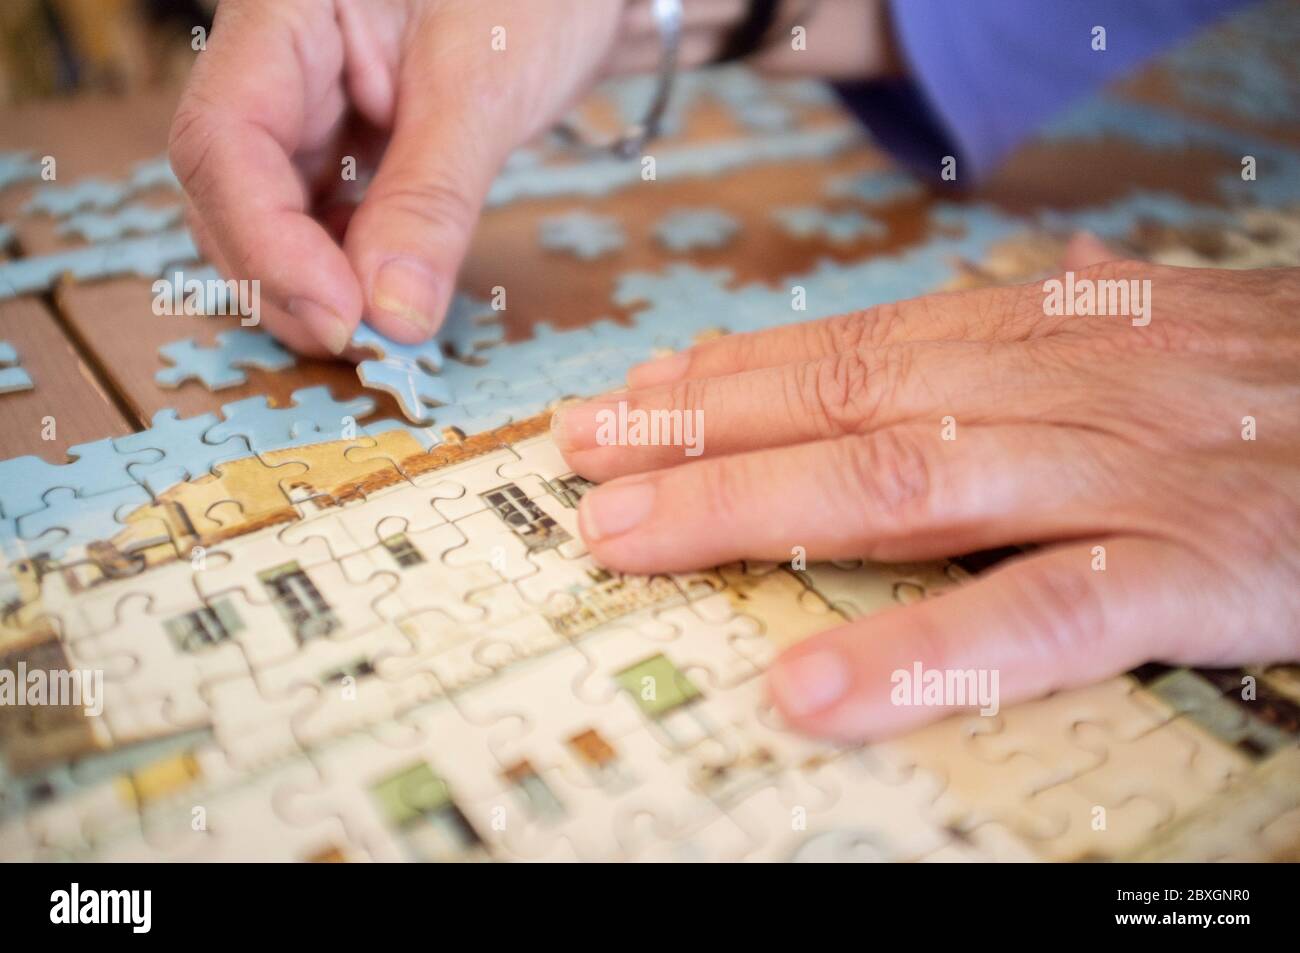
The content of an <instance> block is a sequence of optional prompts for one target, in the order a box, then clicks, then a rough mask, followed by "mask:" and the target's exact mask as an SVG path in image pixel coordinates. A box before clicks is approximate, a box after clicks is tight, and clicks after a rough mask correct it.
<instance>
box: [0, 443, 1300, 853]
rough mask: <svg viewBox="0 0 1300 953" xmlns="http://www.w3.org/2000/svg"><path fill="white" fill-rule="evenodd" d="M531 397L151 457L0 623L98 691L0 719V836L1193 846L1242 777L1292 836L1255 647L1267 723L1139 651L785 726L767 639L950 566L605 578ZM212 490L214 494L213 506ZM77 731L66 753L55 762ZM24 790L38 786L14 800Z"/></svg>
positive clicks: (1261, 813)
mask: <svg viewBox="0 0 1300 953" xmlns="http://www.w3.org/2000/svg"><path fill="white" fill-rule="evenodd" d="M545 423H546V421H545V418H535V419H533V420H532V421H528V422H523V423H521V424H517V425H513V426H512V427H510V428H507V429H505V430H503V431H500V432H498V434H496V435H495V436H493V435H480V436H478V437H471V438H468V439H467V440H465V441H464V442H461V443H458V444H440V445H437V446H434V447H431V448H425V447H422V446H421V445H420V444H419V443H418V441H416V440H415V439H414V438H413V437H412V436H411V435H409V434H403V433H399V432H394V436H397V437H400V438H401V440H400V441H399V442H398V443H393V444H390V445H388V446H387V448H386V454H387V456H386V457H385V458H384V459H386V460H387V459H393V458H397V459H399V460H400V472H388V471H381V472H378V473H376V472H375V471H374V470H372V466H373V460H371V459H369V457H368V452H367V451H365V448H364V447H363V448H361V449H362V451H363V452H361V453H359V454H355V456H357V457H358V458H359V459H357V460H355V461H354V460H352V459H350V456H351V455H352V454H350V451H348V450H346V449H345V450H344V451H343V452H339V451H338V450H335V451H332V452H331V455H330V456H328V457H323V458H321V461H322V462H321V463H320V464H319V465H318V468H319V469H320V472H318V473H315V474H314V476H313V477H312V478H311V479H312V487H313V492H311V493H310V494H308V495H305V496H300V497H297V498H296V499H297V502H294V499H295V498H294V496H293V494H291V493H290V492H289V491H288V490H289V488H288V486H287V485H286V481H285V480H284V479H283V478H282V477H281V476H280V475H279V474H277V473H276V467H274V466H267V465H266V464H268V463H269V464H274V463H276V462H277V459H276V457H275V455H274V453H272V454H268V459H266V460H263V459H261V458H257V457H253V458H249V459H246V460H244V461H234V462H233V463H231V464H228V465H225V466H223V467H220V468H219V475H217V476H212V475H209V476H206V477H202V478H199V479H198V480H193V481H186V482H184V483H180V484H177V485H175V486H173V487H172V488H171V489H169V490H168V491H166V492H165V493H163V494H162V495H161V496H160V498H159V499H158V501H157V502H156V503H153V504H150V505H149V506H148V507H145V508H143V509H141V510H139V511H137V512H135V513H133V514H131V517H132V518H131V520H130V523H129V526H128V528H127V529H126V530H124V531H122V532H121V533H119V534H118V536H117V537H116V538H115V539H114V540H111V541H108V542H109V543H111V547H110V548H109V549H105V548H103V547H99V548H97V549H92V550H88V551H91V552H99V553H101V554H102V553H104V552H109V551H118V552H132V553H134V554H135V557H136V559H137V562H136V564H135V568H134V569H130V570H128V571H126V572H123V571H122V569H121V566H120V564H119V563H115V562H109V563H104V562H100V561H96V560H95V559H90V560H86V559H78V558H72V559H69V560H66V561H59V560H55V559H45V560H41V561H34V562H32V563H31V564H30V570H29V572H28V573H27V574H26V576H25V579H26V583H25V589H24V595H23V599H22V602H21V610H20V611H18V612H16V613H15V614H12V615H11V616H10V617H9V620H10V621H9V625H10V626H11V628H10V629H7V630H6V632H5V636H6V641H5V644H6V645H8V646H10V647H11V648H10V650H9V651H10V656H9V658H10V660H11V661H10V664H15V663H16V662H17V661H23V662H25V663H26V664H29V665H39V664H46V665H49V664H52V660H57V661H58V663H59V664H61V665H65V666H67V667H69V668H70V669H74V670H82V669H93V668H98V669H99V670H101V671H102V672H103V677H104V692H103V696H102V701H103V706H104V707H103V713H102V715H101V716H99V717H94V718H91V717H86V716H85V715H84V714H83V713H82V712H80V711H79V710H76V709H70V710H66V711H64V712H63V713H62V715H61V716H60V719H59V720H58V721H57V722H56V723H54V724H46V725H42V726H36V728H35V730H33V729H32V728H31V727H30V726H24V727H22V728H21V729H19V730H17V731H15V729H14V728H13V727H12V726H10V727H9V728H8V729H7V731H6V733H5V735H4V737H5V739H6V741H5V744H6V749H5V750H6V759H7V762H8V764H9V770H10V771H14V770H17V771H19V772H20V773H21V776H20V778H18V779H16V780H17V781H18V782H19V783H17V785H16V787H15V794H14V795H13V797H14V798H15V800H14V802H13V805H12V806H8V807H7V809H6V811H5V812H4V814H3V819H2V820H0V851H2V852H3V854H4V856H5V857H6V858H18V857H41V858H54V857H94V858H104V859H133V860H137V859H157V858H170V859H192V860H199V859H205V860H219V859H235V858H250V857H252V858H261V859H280V860H290V859H323V858H327V857H333V858H342V859H388V860H399V859H415V860H452V859H460V860H464V859H475V858H483V859H486V858H498V859H531V858H551V859H574V858H582V859H669V858H673V859H740V858H767V859H895V860H900V859H906V860H921V859H974V858H984V859H990V858H1001V859H1031V858H1057V859H1078V858H1082V857H1093V858H1115V857H1123V856H1127V855H1129V854H1130V853H1133V852H1138V851H1143V850H1152V851H1155V850H1159V851H1163V852H1168V853H1182V854H1190V855H1193V856H1210V855H1215V856H1217V854H1214V852H1215V851H1219V850H1222V849H1223V848H1222V845H1223V844H1224V843H1225V838H1226V837H1227V835H1226V834H1224V831H1225V830H1228V829H1229V826H1228V825H1236V826H1233V827H1231V829H1232V830H1239V828H1240V821H1241V816H1242V813H1241V811H1240V810H1229V807H1230V806H1231V805H1235V804H1239V803H1242V802H1244V803H1248V804H1249V805H1250V815H1249V816H1250V817H1251V818H1252V819H1253V820H1252V822H1251V823H1253V824H1258V825H1259V826H1260V829H1261V830H1262V831H1264V832H1265V833H1264V834H1261V835H1260V837H1259V838H1257V839H1256V840H1253V841H1250V843H1249V849H1250V850H1253V851H1256V852H1262V853H1263V854H1265V855H1269V856H1273V855H1274V854H1276V853H1277V852H1279V851H1284V850H1286V849H1288V843H1287V842H1286V840H1285V837H1284V834H1285V832H1286V831H1287V830H1289V829H1290V828H1289V827H1288V826H1287V825H1288V824H1289V823H1290V821H1288V820H1287V818H1288V816H1289V814H1290V813H1292V812H1294V811H1295V810H1297V809H1298V808H1300V802H1298V801H1297V799H1298V798H1300V785H1298V784H1295V783H1294V782H1295V781H1296V780H1300V775H1297V773H1296V771H1297V764H1296V754H1297V749H1296V745H1295V740H1296V732H1297V730H1298V729H1300V719H1297V718H1296V716H1295V713H1296V712H1297V711H1300V709H1298V708H1297V707H1296V701H1297V698H1300V693H1297V685H1298V684H1300V679H1297V678H1296V677H1295V676H1294V675H1287V673H1286V672H1285V671H1281V670H1280V671H1278V672H1270V673H1259V678H1260V679H1261V680H1262V681H1264V683H1265V685H1266V689H1265V691H1266V693H1267V697H1268V698H1269V700H1270V701H1269V705H1270V707H1269V708H1268V709H1267V711H1269V712H1271V713H1272V714H1271V715H1267V716H1265V715H1263V714H1262V713H1263V712H1265V711H1266V709H1254V708H1252V707H1251V706H1249V705H1236V706H1235V707H1234V706H1233V705H1232V703H1231V702H1230V700H1226V699H1228V689H1230V688H1231V683H1230V679H1231V678H1233V677H1234V676H1222V677H1220V680H1219V682H1217V683H1215V684H1216V685H1217V688H1216V689H1215V690H1212V691H1210V692H1209V693H1208V694H1207V693H1206V692H1205V691H1203V690H1201V689H1199V688H1197V687H1196V686H1197V685H1200V684H1203V683H1205V677H1204V676H1200V675H1197V674H1195V673H1186V672H1181V670H1168V671H1166V672H1164V673H1160V672H1152V673H1149V674H1147V673H1144V674H1143V675H1142V676H1141V678H1140V681H1141V682H1143V683H1145V684H1146V685H1147V686H1148V687H1146V688H1144V687H1142V686H1141V685H1140V684H1139V681H1138V680H1133V679H1129V678H1122V679H1115V680H1112V681H1111V682H1107V683H1104V684H1103V685H1100V686H1096V687H1094V688H1091V689H1085V690H1082V691H1078V692H1070V693H1064V694H1061V695H1058V696H1053V697H1051V698H1049V699H1045V700H1043V701H1041V702H1036V703H1032V704H1030V705H1027V706H1019V707H1017V708H1015V709H1012V710H1010V711H1006V712H1002V713H1000V714H999V715H998V716H997V717H996V718H992V719H987V718H978V717H976V718H970V719H962V718H953V719H949V720H947V721H945V722H942V723H940V724H938V725H934V726H931V727H930V728H927V729H923V730H921V731H919V732H914V733H913V734H911V735H908V736H905V737H904V738H901V739H898V740H897V741H893V742H890V743H888V744H883V745H876V746H873V747H869V748H860V749H848V750H845V749H838V748H835V747H834V746H830V745H827V744H826V743H824V742H819V741H816V740H813V739H808V738H803V737H800V736H798V735H794V734H791V733H790V732H788V731H786V730H784V729H783V728H782V727H781V725H780V723H779V719H778V718H777V717H776V715H775V713H774V712H773V711H772V710H771V708H770V706H769V705H768V703H767V702H766V700H765V697H764V691H763V683H762V673H763V670H764V669H765V667H766V666H767V665H768V664H769V662H770V661H771V659H772V657H773V656H774V654H775V652H776V651H778V650H779V649H780V648H781V647H783V646H785V645H789V644H792V643H793V642H795V641H797V640H798V639H800V638H803V637H807V636H808V635H812V634H815V633H816V632H818V631H821V630H823V629H825V628H828V627H830V626H834V625H838V624H842V623H844V622H846V621H848V620H849V619H852V618H855V617H857V616H859V615H862V614H868V613H871V612H876V611H888V609H889V607H891V606H894V605H898V604H900V603H903V602H907V601H911V600H914V599H918V598H933V597H940V598H941V597H942V595H941V593H942V592H943V591H944V589H946V588H948V587H951V586H952V585H955V584H960V583H961V582H962V581H963V579H964V574H963V573H961V572H960V571H959V570H957V569H956V568H955V567H953V566H945V565H943V564H917V565H908V566H873V565H865V564H847V563H846V564H838V565H827V566H813V567H810V568H809V569H808V570H807V571H802V572H799V571H794V570H792V569H791V568H790V567H788V566H779V565H774V564H761V565H760V564H752V565H734V566H729V567H722V568H719V569H717V570H713V571H709V572H700V573H686V574H672V575H666V576H656V577H637V576H624V575H620V574H617V573H611V572H608V571H606V570H603V569H601V568H600V567H598V566H597V565H596V564H595V563H594V562H593V561H592V560H591V558H590V557H589V556H588V555H587V554H586V552H585V549H584V548H583V547H582V545H581V542H580V538H579V536H578V534H577V526H576V505H577V503H578V501H579V500H580V499H581V496H582V494H583V493H584V492H585V491H586V489H587V488H588V486H589V484H587V483H586V481H584V480H582V479H581V478H579V477H577V476H575V475H574V474H572V473H570V472H569V471H568V470H567V467H566V466H565V465H564V462H563V459H562V457H561V456H560V454H559V453H558V451H557V449H556V448H555V446H554V444H553V443H552V442H551V441H550V439H549V436H547V435H545V432H544V431H545ZM241 429H242V428H241ZM243 436H244V437H245V439H247V437H248V434H247V433H245V434H244V435H243ZM340 443H341V444H343V445H344V446H345V447H346V445H347V442H346V441H339V442H336V443H334V444H324V445H315V446H313V445H308V446H307V447H305V448H302V450H303V453H304V454H305V455H309V454H311V453H315V452H317V451H318V448H319V449H320V450H324V449H326V448H328V447H331V446H335V447H337V446H338V445H339V444H340ZM325 461H328V462H325ZM298 479H299V476H295V478H294V479H293V480H291V481H288V482H291V483H292V482H297V481H298ZM359 488H363V489H362V490H361V492H358V489H359ZM276 500H278V501H279V502H276ZM213 501H216V502H215V503H214V502H213ZM223 501H225V502H228V503H229V504H230V506H231V507H232V509H231V511H230V512H229V513H228V514H227V515H226V517H225V518H223V519H222V520H220V521H218V520H215V519H213V518H212V511H213V508H214V506H217V505H219V504H223ZM205 514H207V515H205ZM152 521H158V522H160V523H166V524H168V525H170V526H172V527H173V533H172V535H174V536H176V535H179V534H178V533H177V532H176V529H177V528H181V527H184V528H189V531H190V532H192V533H193V532H194V531H195V530H197V533H196V534H195V535H193V536H192V538H190V539H189V540H188V544H189V545H186V546H184V547H180V548H178V547H176V546H175V545H174V544H163V543H162V542H161V541H158V542H157V543H156V544H155V545H153V546H145V547H143V548H141V547H140V546H132V544H131V543H132V540H133V539H134V542H136V543H139V542H140V539H139V537H133V531H132V529H131V527H135V526H139V525H141V524H143V523H149V522H152ZM115 566H116V567H117V568H114V567H115ZM1189 680H1190V681H1189ZM1179 686H1181V687H1179ZM1224 705H1228V706H1229V709H1231V712H1233V713H1235V717H1228V709H1223V706H1224ZM1215 712H1217V714H1215ZM1261 717H1264V718H1265V720H1267V719H1268V718H1272V719H1273V720H1274V721H1275V722H1276V724H1274V725H1273V726H1272V727H1269V726H1268V724H1266V723H1265V722H1264V721H1261ZM1283 726H1285V727H1283ZM1228 729H1230V731H1229V730H1228ZM72 755H78V756H79V757H80V761H79V762H78V763H79V764H81V765H83V766H82V767H80V768H78V771H79V772H81V776H82V777H83V778H84V780H82V781H76V782H74V781H72V780H69V779H66V778H65V776H64V775H62V774H60V772H62V771H64V770H65V769H64V768H63V767H61V765H63V764H66V763H67V761H66V759H68V758H69V757H70V756H72ZM1153 764H1159V765H1161V768H1160V770H1159V771H1154V772H1153V771H1149V770H1143V769H1142V765H1147V766H1150V765H1153ZM96 766H101V767H96ZM61 778H64V780H60V779H61ZM29 785H37V786H39V785H46V786H53V787H54V788H55V789H57V790H59V791H60V792H61V793H60V795H59V796H58V797H55V798H53V799H46V800H44V801H42V802H40V803H35V802H31V803H29V802H27V801H25V800H24V798H25V797H26V796H27V795H26V794H24V793H23V792H27V791H30V790H33V788H32V787H30V786H29ZM254 792H255V793H254ZM196 809H201V811H202V816H203V818H204V819H205V822H204V825H203V826H202V828H201V829H198V828H195V827H194V826H193V824H192V823H191V822H192V820H193V818H194V817H195V816H196V815H195V810H196ZM1098 810H1101V811H1102V812H1103V816H1105V817H1107V818H1108V822H1107V824H1106V825H1105V826H1104V827H1103V828H1100V829H1098V828H1097V827H1095V826H1094V822H1095V819H1096V817H1097V816H1098V814H1097V812H1098ZM249 832H256V836H254V835H253V834H250V833H249ZM1242 849H1243V848H1242V847H1241V846H1240V845H1239V846H1238V848H1237V853H1238V854H1240V852H1241V850H1242ZM1198 852H1199V853H1198Z"/></svg>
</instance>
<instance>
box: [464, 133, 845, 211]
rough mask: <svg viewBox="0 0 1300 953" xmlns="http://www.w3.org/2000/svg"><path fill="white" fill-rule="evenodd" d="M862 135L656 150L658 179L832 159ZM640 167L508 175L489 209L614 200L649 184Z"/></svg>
mask: <svg viewBox="0 0 1300 953" xmlns="http://www.w3.org/2000/svg"><path fill="white" fill-rule="evenodd" d="M862 140H863V133H862V130H861V129H860V128H859V127H858V125H857V124H856V123H849V122H845V123H842V124H838V125H832V126H821V127H816V128H812V129H808V130H806V131H798V132H782V133H770V134H766V135H753V136H739V137H737V138H735V139H724V140H720V141H711V142H702V143H696V144H693V145H689V146H677V147H674V148H664V149H656V150H655V153H654V159H655V180H656V181H658V182H668V181H673V180H676V179H688V178H712V177H714V176H718V175H723V174H725V173H727V172H730V171H731V170H733V169H747V168H751V167H753V166H756V165H765V164H768V163H772V162H795V161H799V160H808V159H828V158H831V157H832V156H835V155H837V154H839V153H840V152H843V151H844V150H846V149H851V148H853V147H854V146H857V145H860V144H861V143H862ZM641 168H642V167H641V164H640V163H638V162H628V161H626V160H625V159H620V158H617V157H614V156H609V157H599V158H595V159H590V160H588V161H584V162H568V163H563V164H558V165H548V166H543V167H542V168H539V169H533V168H523V169H518V170H514V171H511V170H506V171H505V172H503V173H502V174H501V175H499V176H498V177H497V179H496V181H495V182H493V183H492V187H491V189H489V190H488V196H487V202H486V205H487V206H488V207H489V208H495V207H497V206H500V205H506V204H509V203H510V202H515V201H518V200H520V199H526V198H556V197H558V196H562V195H585V196H593V197H594V196H601V195H611V194H613V193H614V192H617V191H618V190H620V189H625V188H628V187H631V186H636V185H640V184H643V183H644V180H643V179H642V178H641V174H642V173H641Z"/></svg>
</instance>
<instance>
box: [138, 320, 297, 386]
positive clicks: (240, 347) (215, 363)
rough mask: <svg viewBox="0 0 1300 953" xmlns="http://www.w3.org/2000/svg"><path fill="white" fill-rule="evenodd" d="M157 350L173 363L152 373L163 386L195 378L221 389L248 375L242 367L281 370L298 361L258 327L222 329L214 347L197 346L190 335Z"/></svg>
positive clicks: (240, 381) (176, 384)
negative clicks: (245, 329)
mask: <svg viewBox="0 0 1300 953" xmlns="http://www.w3.org/2000/svg"><path fill="white" fill-rule="evenodd" d="M158 353H159V354H161V355H162V356H163V357H165V358H166V359H167V360H169V361H171V362H172V364H173V365H174V366H173V367H165V368H163V369H162V370H161V371H159V372H158V373H157V374H155V375H154V380H156V381H157V382H158V384H159V385H160V386H162V387H179V386H180V385H181V384H183V383H185V382H186V381H189V380H198V381H200V382H201V383H202V384H203V385H204V386H205V387H207V388H208V389H209V390H220V389H221V388H223V387H234V386H235V385H236V384H242V383H244V382H245V381H246V380H247V379H248V378H247V377H246V376H245V375H244V372H243V370H241V368H249V367H256V368H260V369H261V370H264V371H282V370H284V369H285V368H289V367H293V365H294V364H295V363H297V362H296V361H295V360H294V356H293V355H292V354H291V353H290V352H288V351H286V350H285V349H284V348H283V347H281V346H280V345H279V344H278V343H276V340H275V338H273V337H271V336H270V335H268V334H262V333H261V332H259V331H243V330H239V331H223V332H222V333H221V334H218V335H217V345H216V347H200V346H199V345H198V344H196V343H194V339H193V338H186V339H185V340H183V341H172V342H170V343H168V344H164V345H163V346H162V347H160V348H159V349H158Z"/></svg>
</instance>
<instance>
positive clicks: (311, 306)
mask: <svg viewBox="0 0 1300 953" xmlns="http://www.w3.org/2000/svg"><path fill="white" fill-rule="evenodd" d="M289 313H290V314H291V315H293V316H294V317H295V318H296V319H297V320H299V321H301V322H302V323H303V324H305V325H307V330H308V331H310V332H311V333H312V335H313V336H314V337H315V338H316V339H317V340H318V341H320V342H321V343H322V344H324V345H325V347H326V348H328V349H329V352H330V353H331V354H342V353H343V351H344V350H345V349H346V348H347V346H348V342H349V341H351V340H352V332H351V331H350V330H349V329H348V326H347V324H345V323H344V321H343V319H342V318H340V317H339V316H338V315H337V314H335V313H334V312H333V311H331V310H330V309H329V308H325V307H322V306H321V305H319V304H317V303H316V302H315V301H308V300H307V299H306V298H294V299H292V300H291V301H290V302H289Z"/></svg>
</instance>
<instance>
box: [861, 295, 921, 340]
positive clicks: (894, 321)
mask: <svg viewBox="0 0 1300 953" xmlns="http://www.w3.org/2000/svg"><path fill="white" fill-rule="evenodd" d="M914 305H915V302H911V303H908V304H904V303H902V302H898V301H890V302H888V303H886V304H880V305H876V307H874V308H869V309H868V310H866V311H864V312H862V332H861V334H860V335H859V337H858V346H859V347H861V346H862V345H863V344H864V343H865V344H867V345H869V346H871V347H883V346H884V345H886V344H889V343H891V342H893V341H897V340H899V339H900V338H901V337H903V336H904V329H905V326H906V324H907V318H906V311H907V308H908V307H913V306H914Z"/></svg>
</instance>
